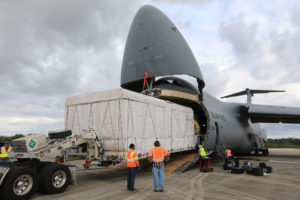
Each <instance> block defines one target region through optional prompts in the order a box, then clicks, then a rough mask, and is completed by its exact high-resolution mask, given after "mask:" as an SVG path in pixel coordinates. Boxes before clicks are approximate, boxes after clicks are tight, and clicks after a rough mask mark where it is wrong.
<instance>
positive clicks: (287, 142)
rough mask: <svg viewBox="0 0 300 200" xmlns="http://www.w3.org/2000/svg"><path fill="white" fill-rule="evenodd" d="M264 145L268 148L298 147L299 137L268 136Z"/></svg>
mask: <svg viewBox="0 0 300 200" xmlns="http://www.w3.org/2000/svg"><path fill="white" fill-rule="evenodd" d="M265 145H266V147H269V148H300V138H280V139H273V138H269V139H268V140H267V143H266V144H265Z"/></svg>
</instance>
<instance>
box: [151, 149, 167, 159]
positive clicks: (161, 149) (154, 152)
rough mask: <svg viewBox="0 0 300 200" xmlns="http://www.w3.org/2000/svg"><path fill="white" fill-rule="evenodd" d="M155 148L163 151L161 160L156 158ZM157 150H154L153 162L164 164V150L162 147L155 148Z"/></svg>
mask: <svg viewBox="0 0 300 200" xmlns="http://www.w3.org/2000/svg"><path fill="white" fill-rule="evenodd" d="M155 148H160V149H161V158H156V157H155ZM155 148H153V159H152V160H153V161H154V162H162V161H164V158H165V155H164V150H163V148H161V147H155Z"/></svg>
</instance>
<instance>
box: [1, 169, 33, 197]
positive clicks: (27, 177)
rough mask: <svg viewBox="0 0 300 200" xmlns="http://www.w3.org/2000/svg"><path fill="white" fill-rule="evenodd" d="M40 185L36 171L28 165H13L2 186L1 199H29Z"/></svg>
mask: <svg viewBox="0 0 300 200" xmlns="http://www.w3.org/2000/svg"><path fill="white" fill-rule="evenodd" d="M37 185H38V175H37V173H36V171H35V170H34V169H32V168H28V167H12V168H11V169H10V171H9V172H8V174H7V176H6V178H5V180H4V183H3V186H2V188H1V192H0V196H1V199H16V200H23V199H29V198H30V197H31V195H33V193H35V191H36V189H37Z"/></svg>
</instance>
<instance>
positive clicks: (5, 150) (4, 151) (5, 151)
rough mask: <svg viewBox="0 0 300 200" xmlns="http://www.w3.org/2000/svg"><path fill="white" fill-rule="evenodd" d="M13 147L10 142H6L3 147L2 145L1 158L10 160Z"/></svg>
mask: <svg viewBox="0 0 300 200" xmlns="http://www.w3.org/2000/svg"><path fill="white" fill-rule="evenodd" d="M12 150H13V148H12V147H11V146H10V145H9V143H8V142H6V143H5V145H4V146H3V147H1V154H0V160H5V161H7V160H8V153H9V152H12Z"/></svg>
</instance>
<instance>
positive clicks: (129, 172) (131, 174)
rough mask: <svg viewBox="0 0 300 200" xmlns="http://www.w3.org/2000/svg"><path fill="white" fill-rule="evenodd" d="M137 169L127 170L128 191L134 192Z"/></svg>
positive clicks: (130, 168)
mask: <svg viewBox="0 0 300 200" xmlns="http://www.w3.org/2000/svg"><path fill="white" fill-rule="evenodd" d="M135 173H136V167H128V168H127V189H128V190H133V188H134V179H135Z"/></svg>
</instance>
